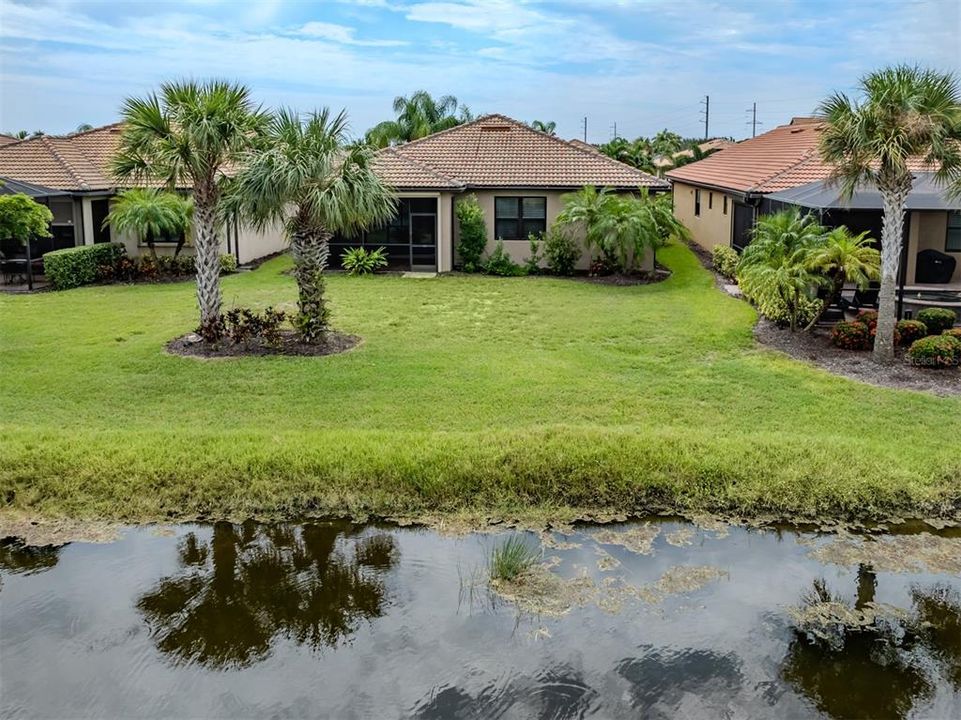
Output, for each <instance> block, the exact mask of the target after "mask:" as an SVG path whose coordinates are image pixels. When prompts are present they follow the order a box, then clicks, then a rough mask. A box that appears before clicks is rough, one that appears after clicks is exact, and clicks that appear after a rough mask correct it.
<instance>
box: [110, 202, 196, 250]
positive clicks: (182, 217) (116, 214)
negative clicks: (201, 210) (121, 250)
mask: <svg viewBox="0 0 961 720" xmlns="http://www.w3.org/2000/svg"><path fill="white" fill-rule="evenodd" d="M192 214H193V203H192V202H191V201H190V200H189V199H188V198H184V197H181V196H180V195H177V194H176V193H172V192H166V191H163V190H158V189H156V188H133V189H131V190H126V191H124V192H122V193H120V195H119V196H118V197H117V200H116V202H114V204H113V206H112V207H111V208H110V212H109V213H108V215H107V217H106V218H104V221H103V226H104V227H107V226H108V225H110V226H111V227H113V228H114V229H115V230H117V231H118V232H126V231H129V232H132V233H134V234H135V235H137V238H138V239H139V240H140V241H142V242H146V243H147V247H148V248H150V254H151V255H152V256H153V257H154V258H156V257H157V249H156V247H155V241H156V239H157V238H158V237H163V236H166V235H173V236H176V237H178V238H180V239H178V241H177V249H176V251H175V252H174V256H175V257H176V256H177V255H179V254H180V250H181V249H182V247H183V240H182V238H183V233H185V232H186V231H187V230H188V229H189V228H190V217H191V215H192Z"/></svg>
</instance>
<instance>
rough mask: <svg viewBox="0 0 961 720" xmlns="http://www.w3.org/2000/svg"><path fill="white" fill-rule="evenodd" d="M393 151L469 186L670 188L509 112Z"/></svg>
mask: <svg viewBox="0 0 961 720" xmlns="http://www.w3.org/2000/svg"><path fill="white" fill-rule="evenodd" d="M389 151H390V152H392V153H396V154H397V155H399V156H401V157H403V158H406V159H410V160H415V161H417V162H418V163H420V164H421V165H423V166H426V167H428V168H430V169H431V170H432V171H434V172H435V173H437V174H439V175H440V176H442V177H444V178H447V179H449V180H453V181H455V182H456V183H459V184H460V185H462V186H464V187H476V188H485V187H491V188H509V187H517V188H528V187H536V188H554V187H556V188H577V187H582V186H584V185H597V186H604V187H616V188H636V187H639V186H640V187H653V188H663V189H666V188H667V187H668V186H667V183H665V182H664V181H663V180H661V179H660V178H657V177H654V176H653V175H649V174H647V173H644V172H641V171H640V170H635V169H634V168H632V167H630V166H629V165H625V164H624V163H621V162H618V161H616V160H613V159H611V158H609V157H607V156H606V155H603V154H601V153H598V152H596V151H592V150H587V149H584V148H581V147H578V146H576V145H574V144H573V143H569V142H567V141H566V140H562V139H560V138H558V137H554V136H552V135H547V134H546V133H542V132H538V131H537V130H532V129H531V128H529V127H528V126H527V125H525V124H524V123H522V122H519V121H517V120H514V119H512V118H509V117H506V116H504V115H496V114H494V115H484V116H482V117H479V118H477V119H476V120H474V121H472V122H469V123H465V124H463V125H458V126H457V127H454V128H450V129H449V130H443V131H441V132H438V133H434V134H433V135H428V136H427V137H424V138H421V139H419V140H414V141H412V142H409V143H405V144H403V145H398V146H396V147H393V148H390V149H389ZM381 152H382V153H386V152H387V151H381ZM425 187H428V186H425ZM429 187H434V186H433V185H430V186H429Z"/></svg>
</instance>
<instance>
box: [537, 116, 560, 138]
mask: <svg viewBox="0 0 961 720" xmlns="http://www.w3.org/2000/svg"><path fill="white" fill-rule="evenodd" d="M531 129H532V130H537V131H538V132H542V133H547V134H548V135H556V134H557V133H556V132H555V130H557V123H556V122H554V121H553V120H548V121H546V122H545V121H544V120H535V121H534V122H532V123H531Z"/></svg>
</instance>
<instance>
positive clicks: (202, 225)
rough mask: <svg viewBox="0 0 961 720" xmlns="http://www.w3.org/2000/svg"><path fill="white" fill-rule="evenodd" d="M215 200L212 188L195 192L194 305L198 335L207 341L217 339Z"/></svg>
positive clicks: (218, 329) (218, 288)
mask: <svg viewBox="0 0 961 720" xmlns="http://www.w3.org/2000/svg"><path fill="white" fill-rule="evenodd" d="M216 202H217V197H216V194H215V192H214V191H213V190H212V189H211V188H196V189H195V190H194V219H195V227H196V238H195V243H196V251H197V257H196V264H197V305H198V306H199V307H200V328H199V331H198V332H199V333H200V335H201V337H203V338H204V340H207V341H208V342H212V341H215V340H217V339H219V338H220V335H221V330H220V303H221V295H220V244H219V243H218V241H217V221H216V210H215V208H216Z"/></svg>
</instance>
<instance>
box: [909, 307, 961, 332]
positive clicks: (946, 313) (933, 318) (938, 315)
mask: <svg viewBox="0 0 961 720" xmlns="http://www.w3.org/2000/svg"><path fill="white" fill-rule="evenodd" d="M957 319H958V316H957V315H956V314H955V312H954V310H948V308H925V309H924V310H922V311H921V312H919V313H918V320H920V321H921V322H923V323H924V324H925V325H927V326H928V335H940V334H941V333H943V332H944V331H945V330H947V329H948V328H950V327H952V326H953V325H954V322H955V320H957Z"/></svg>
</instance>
